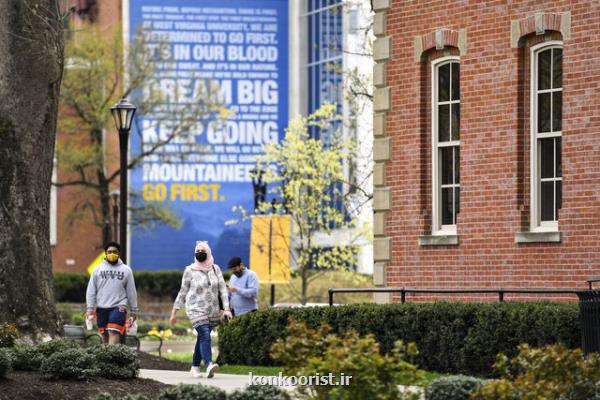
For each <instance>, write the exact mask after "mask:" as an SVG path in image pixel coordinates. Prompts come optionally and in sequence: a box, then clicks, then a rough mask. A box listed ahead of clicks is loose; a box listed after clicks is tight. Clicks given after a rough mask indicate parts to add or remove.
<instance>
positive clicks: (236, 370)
mask: <svg viewBox="0 0 600 400" xmlns="http://www.w3.org/2000/svg"><path fill="white" fill-rule="evenodd" d="M151 354H154V355H158V353H151ZM192 355H193V353H192V352H178V353H163V358H166V359H167V360H173V361H179V362H183V363H186V364H191V363H192ZM215 359H216V354H213V360H215ZM280 371H281V367H263V366H253V365H221V366H220V367H219V372H222V373H224V374H234V375H248V373H250V372H252V373H253V374H254V375H263V376H276V375H278V374H279V372H280ZM424 372H425V374H424V375H425V376H424V377H423V379H422V380H420V381H419V382H417V383H416V385H417V386H422V387H426V386H429V384H430V383H431V382H432V381H433V380H435V379H437V378H441V377H442V376H448V374H441V373H439V372H430V371H424ZM409 383H410V382H402V381H401V382H398V384H400V385H406V384H409ZM413 384H414V383H413Z"/></svg>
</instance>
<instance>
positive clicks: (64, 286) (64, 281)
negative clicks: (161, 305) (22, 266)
mask: <svg viewBox="0 0 600 400" xmlns="http://www.w3.org/2000/svg"><path fill="white" fill-rule="evenodd" d="M182 276H183V271H176V270H172V271H168V270H165V271H138V272H134V273H133V277H134V279H135V286H136V289H137V291H138V293H145V294H148V295H150V296H155V297H165V296H167V297H169V298H170V299H171V300H175V297H177V293H178V292H179V288H180V286H181V278H182ZM88 280H89V276H88V275H87V274H85V273H79V272H56V273H54V293H55V298H56V301H57V302H70V303H80V302H82V301H84V299H85V292H86V290H87V283H88Z"/></svg>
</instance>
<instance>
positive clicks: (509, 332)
mask: <svg viewBox="0 0 600 400" xmlns="http://www.w3.org/2000/svg"><path fill="white" fill-rule="evenodd" d="M290 318H294V319H296V320H299V321H305V322H306V323H307V325H309V326H312V327H316V326H317V325H319V324H321V323H322V322H326V323H328V324H330V325H331V326H332V327H333V330H334V333H340V332H343V331H346V330H348V329H355V330H357V331H358V332H359V333H361V334H366V333H373V334H374V335H375V337H376V339H377V341H378V342H379V343H380V344H381V348H382V351H383V352H384V353H387V352H389V351H390V350H391V349H392V348H393V345H394V342H395V341H397V340H399V339H404V340H405V341H408V342H415V343H416V345H417V348H418V350H419V355H418V356H417V359H416V362H417V365H419V367H421V368H424V369H426V370H430V371H439V372H447V373H465V374H472V375H484V376H489V375H490V374H491V366H492V364H493V363H494V361H495V357H496V354H497V353H499V352H504V353H505V354H507V355H509V356H512V355H515V354H516V352H517V345H519V344H521V343H528V344H530V345H531V346H535V347H540V346H543V345H546V344H551V343H559V342H560V343H564V344H565V345H566V346H568V347H569V348H575V347H579V346H580V343H581V331H580V326H579V310H578V306H577V305H576V304H563V303H549V302H543V303H489V304H481V303H443V302H441V303H424V304H389V305H377V304H360V305H347V306H336V307H313V308H288V309H272V310H264V311H258V312H255V313H249V314H246V315H242V316H240V317H237V318H234V319H233V320H232V321H231V322H230V323H228V324H226V325H222V326H221V327H220V328H219V349H220V354H221V356H222V359H223V361H224V362H225V363H229V364H241V365H275V363H274V361H273V360H272V359H271V357H270V355H269V353H270V349H271V345H272V344H273V343H274V342H275V340H277V339H278V338H282V337H285V335H286V327H287V324H288V321H289V320H290Z"/></svg>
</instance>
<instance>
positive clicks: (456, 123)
mask: <svg viewBox="0 0 600 400" xmlns="http://www.w3.org/2000/svg"><path fill="white" fill-rule="evenodd" d="M451 107H452V140H460V103H455V104H452V106H451Z"/></svg>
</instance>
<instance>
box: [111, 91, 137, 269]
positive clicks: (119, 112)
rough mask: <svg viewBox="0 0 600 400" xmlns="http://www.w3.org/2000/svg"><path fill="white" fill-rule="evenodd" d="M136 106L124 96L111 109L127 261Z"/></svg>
mask: <svg viewBox="0 0 600 400" xmlns="http://www.w3.org/2000/svg"><path fill="white" fill-rule="evenodd" d="M135 110H136V107H135V106H134V105H133V104H131V103H130V102H129V101H127V99H126V98H122V99H121V100H120V101H119V102H118V103H117V104H115V105H114V106H112V108H111V109H110V111H111V112H112V115H113V118H114V119H115V124H116V126H117V130H118V131H119V148H120V150H121V168H120V170H119V172H120V178H121V191H120V200H121V207H120V209H121V237H120V244H121V260H123V262H127V193H128V191H127V146H128V143H129V130H130V129H131V122H132V121H133V115H134V114H135Z"/></svg>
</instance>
